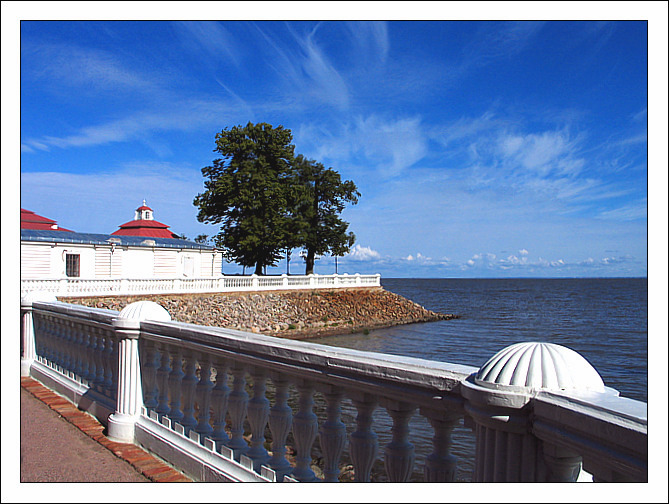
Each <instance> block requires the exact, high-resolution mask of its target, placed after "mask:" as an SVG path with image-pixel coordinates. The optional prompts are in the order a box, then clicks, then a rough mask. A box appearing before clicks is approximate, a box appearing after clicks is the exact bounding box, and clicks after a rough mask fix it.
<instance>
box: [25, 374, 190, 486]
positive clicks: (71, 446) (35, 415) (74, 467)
mask: <svg viewBox="0 0 669 504" xmlns="http://www.w3.org/2000/svg"><path fill="white" fill-rule="evenodd" d="M152 481H153V482H190V481H191V480H190V479H189V478H188V477H186V476H184V474H182V473H181V472H179V471H177V470H175V469H174V468H173V467H171V466H169V465H168V464H166V463H165V462H164V461H162V460H159V459H158V458H156V457H154V456H152V455H151V454H149V453H148V452H146V451H144V450H143V449H142V448H140V447H138V446H135V445H133V444H127V443H116V442H114V441H110V440H109V439H108V438H107V437H106V436H105V435H104V427H103V426H102V425H101V424H100V423H99V422H98V421H97V420H96V419H95V418H93V417H92V416H91V415H89V414H87V413H84V412H83V411H80V410H79V409H77V408H76V406H74V405H73V404H71V403H70V402H69V401H67V400H66V399H64V398H63V397H61V396H60V395H58V394H56V393H55V392H53V391H51V390H49V389H47V388H46V387H44V386H43V385H42V384H41V383H39V382H38V381H36V380H33V379H32V378H21V482H22V483H24V482H25V483H27V482H98V483H102V482H135V483H139V482H147V483H148V482H152Z"/></svg>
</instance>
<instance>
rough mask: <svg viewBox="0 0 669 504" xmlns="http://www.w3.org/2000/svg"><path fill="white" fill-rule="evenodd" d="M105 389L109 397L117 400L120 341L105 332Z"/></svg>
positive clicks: (110, 333)
mask: <svg viewBox="0 0 669 504" xmlns="http://www.w3.org/2000/svg"><path fill="white" fill-rule="evenodd" d="M103 344H104V349H103V350H104V354H103V357H104V388H105V391H106V394H107V395H108V396H109V397H112V398H116V394H117V392H118V390H117V387H116V385H117V383H118V341H117V340H116V336H115V335H114V334H113V332H111V331H105V332H103Z"/></svg>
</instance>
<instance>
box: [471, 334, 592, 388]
mask: <svg viewBox="0 0 669 504" xmlns="http://www.w3.org/2000/svg"><path fill="white" fill-rule="evenodd" d="M476 383H477V384H479V385H482V386H488V387H490V386H493V387H497V386H501V387H504V386H509V387H524V388H530V389H535V390H536V389H546V390H570V389H571V390H574V389H577V390H591V391H595V392H604V391H605V387H604V382H603V381H602V378H601V377H600V376H599V374H598V373H597V371H596V370H595V368H593V367H592V366H591V365H590V363H589V362H588V361H587V360H585V359H584V358H583V357H582V356H581V355H580V354H578V353H577V352H575V351H573V350H571V349H569V348H567V347H563V346H561V345H555V344H553V343H535V342H528V343H516V344H515V345H511V346H508V347H506V348H505V349H504V350H501V351H499V352H497V354H495V356H494V357H492V358H491V359H490V360H488V362H486V363H485V364H484V365H483V367H481V369H479V372H478V373H477V374H476Z"/></svg>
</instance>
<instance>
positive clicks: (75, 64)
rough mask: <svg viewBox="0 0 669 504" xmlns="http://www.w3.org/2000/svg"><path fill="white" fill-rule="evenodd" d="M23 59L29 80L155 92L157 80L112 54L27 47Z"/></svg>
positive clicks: (66, 47)
mask: <svg viewBox="0 0 669 504" xmlns="http://www.w3.org/2000/svg"><path fill="white" fill-rule="evenodd" d="M21 56H22V59H26V60H29V61H30V62H31V64H30V65H29V66H28V67H27V68H26V76H25V77H26V78H36V79H40V80H41V79H43V80H47V81H48V82H49V83H50V85H51V86H54V85H60V86H68V87H77V88H80V89H84V90H86V91H88V90H95V91H108V92H114V93H118V92H119V91H121V92H122V91H128V90H130V91H133V92H137V91H143V92H145V93H149V92H151V91H154V90H155V89H156V82H158V81H159V80H158V79H153V78H151V77H149V76H146V75H144V74H143V73H142V72H138V71H134V70H132V69H130V68H128V66H127V63H125V62H123V61H121V60H119V58H118V57H117V56H115V55H113V54H112V53H110V52H107V51H103V50H99V49H92V48H81V47H77V46H73V45H65V44H40V45H37V44H27V45H26V47H25V48H23V49H22V54H21Z"/></svg>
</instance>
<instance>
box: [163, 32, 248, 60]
mask: <svg viewBox="0 0 669 504" xmlns="http://www.w3.org/2000/svg"><path fill="white" fill-rule="evenodd" d="M173 26H174V28H175V30H176V32H177V34H179V36H180V37H181V39H182V41H183V42H184V44H185V45H186V47H189V48H191V49H192V50H193V53H195V54H200V55H201V58H203V59H206V60H207V61H208V64H209V65H212V66H215V64H216V62H219V61H220V60H221V59H223V60H226V61H231V62H232V63H233V64H234V66H236V67H237V68H239V67H240V66H241V57H240V54H239V44H238V42H237V40H236V39H235V37H233V35H232V34H231V33H230V31H229V30H228V29H227V28H226V27H225V26H223V25H222V24H221V23H219V22H217V21H177V22H175V23H174V25H173ZM202 50H204V53H202Z"/></svg>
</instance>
